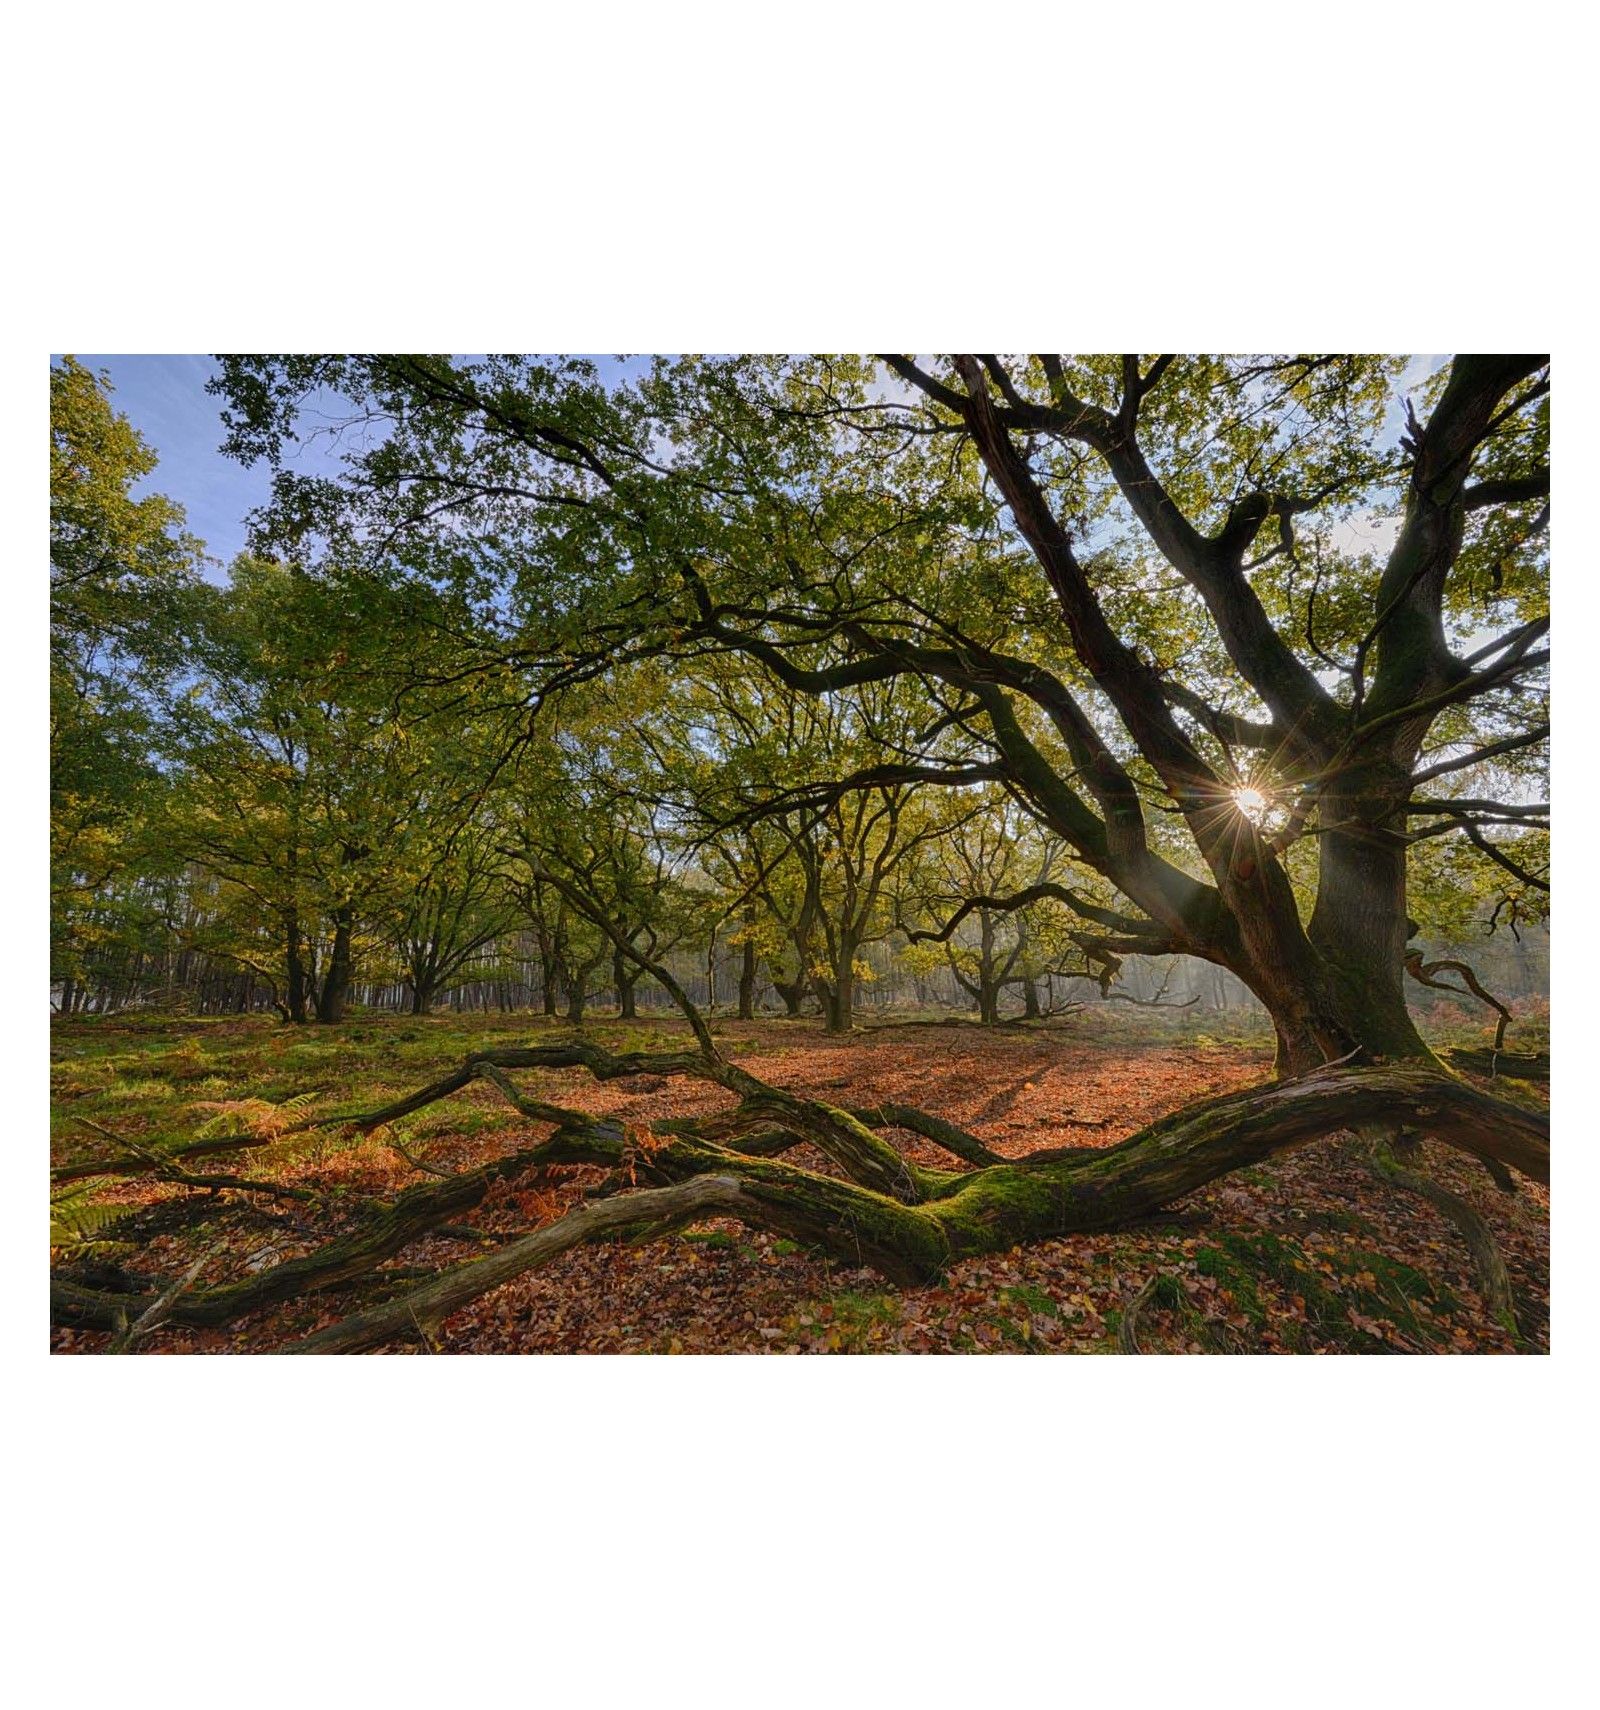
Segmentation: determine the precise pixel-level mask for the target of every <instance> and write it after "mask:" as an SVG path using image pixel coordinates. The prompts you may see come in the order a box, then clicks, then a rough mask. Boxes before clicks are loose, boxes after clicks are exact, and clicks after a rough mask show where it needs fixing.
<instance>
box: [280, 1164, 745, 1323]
mask: <svg viewBox="0 0 1600 1710" xmlns="http://www.w3.org/2000/svg"><path fill="white" fill-rule="evenodd" d="M739 1204H740V1187H739V1184H738V1182H736V1181H734V1180H732V1179H731V1178H730V1177H727V1176H696V1177H694V1179H693V1180H691V1181H687V1182H684V1183H682V1184H681V1185H679V1186H677V1187H669V1188H649V1189H646V1190H645V1191H644V1192H642V1193H632V1194H624V1195H619V1196H618V1197H617V1198H615V1199H602V1200H591V1201H590V1202H589V1203H588V1204H586V1205H582V1206H579V1207H578V1208H577V1210H575V1211H570V1212H568V1213H567V1215H566V1216H565V1217H561V1218H558V1219H557V1220H556V1221H555V1222H554V1223H550V1224H546V1225H545V1227H544V1228H543V1229H536V1230H535V1231H534V1232H533V1233H532V1234H531V1235H524V1236H522V1237H521V1239H520V1240H516V1241H511V1242H508V1243H507V1244H506V1245H505V1246H504V1247H502V1248H501V1249H500V1250H499V1251H498V1252H496V1253H491V1254H489V1255H488V1256H487V1257H486V1258H482V1259H470V1260H468V1261H467V1262H466V1263H465V1264H461V1265H456V1266H453V1267H452V1268H451V1269H450V1270H447V1271H442V1272H440V1273H439V1275H438V1276H436V1277H433V1278H432V1279H430V1280H429V1281H428V1282H425V1283H423V1284H422V1285H421V1286H420V1287H418V1288H414V1289H408V1290H406V1292H405V1293H404V1294H401V1295H398V1296H397V1297H396V1298H395V1299H393V1300H387V1301H385V1302H384V1303H383V1304H382V1305H381V1306H374V1307H371V1308H369V1309H368V1310H367V1311H365V1312H358V1313H356V1314H354V1316H352V1317H350V1318H346V1319H344V1320H343V1321H342V1322H341V1323H338V1324H334V1325H331V1326H330V1327H329V1328H328V1329H326V1330H320V1331H318V1332H317V1334H316V1335H314V1336H308V1337H306V1338H305V1340H304V1341H301V1342H296V1343H294V1344H293V1345H291V1346H290V1347H289V1348H287V1349H285V1350H284V1351H285V1352H286V1353H290V1354H358V1353H362V1352H364V1351H365V1350H366V1349H368V1348H379V1347H382V1346H383V1344H384V1343H385V1342H391V1341H393V1340H394V1339H395V1338H396V1337H399V1336H405V1335H415V1334H418V1333H421V1334H423V1335H427V1334H428V1333H430V1332H432V1331H433V1330H436V1329H437V1328H438V1326H439V1324H440V1322H441V1321H442V1320H443V1319H445V1318H447V1317H448V1316H449V1315H450V1314H451V1313H452V1312H455V1311H457V1310H458V1309H459V1308H461V1307H463V1306H465V1305H467V1304H468V1303H469V1302H470V1301H473V1300H476V1299H477V1298H478V1296H479V1295H481V1294H485V1293H487V1292H488V1291H489V1290H490V1289H492V1288H498V1287H499V1286H500V1284H501V1283H505V1282H510V1281H511V1279H512V1278H513V1277H516V1276H520V1275H521V1274H522V1272H524V1271H527V1270H531V1269H532V1268H533V1266H535V1265H538V1264H542V1263H544V1262H546V1261H547V1260H549V1259H553V1258H555V1257H556V1255H557V1254H559V1253H564V1252H566V1251H567V1249H568V1248H569V1247H576V1246H577V1245H578V1244H579V1243H580V1242H583V1241H593V1240H597V1239H599V1238H601V1237H603V1236H606V1235H615V1234H618V1233H620V1232H622V1231H624V1230H626V1231H628V1232H630V1233H632V1234H634V1235H635V1236H646V1235H659V1234H664V1233H665V1232H666V1231H667V1230H669V1229H675V1228H679V1227H681V1226H682V1225H683V1224H685V1223H693V1222H695V1221H696V1220H697V1219H699V1218H703V1217H716V1216H721V1215H728V1216H737V1215H738V1214H739Z"/></svg>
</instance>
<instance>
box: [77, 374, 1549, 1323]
mask: <svg viewBox="0 0 1600 1710" xmlns="http://www.w3.org/2000/svg"><path fill="white" fill-rule="evenodd" d="M149 360H152V361H153V360H158V359H149ZM1549 402H1550V360H1549V358H1548V357H1546V356H1537V355H1533V356H1493V355H1490V356H1485V355H1458V356H1455V357H1450V358H1437V359H1432V360H1430V361H1417V360H1408V359H1407V358H1405V357H1400V356H1380V355H1359V356H1352V355H1295V354H1279V355H1227V356H1194V355H1133V356H1130V355H1117V356H1083V355H1078V356H1069V355H982V356H967V355H952V356H908V355H892V354H891V355H883V356H873V357H865V356H861V357H856V356H786V357H769V356H749V355H740V356H693V357H688V356H685V357H654V358H628V359H622V358H579V357H561V356H547V357H534V356H520V355H513V356H490V357H462V356H391V355H365V356H304V355H251V356H235V355H230V356H221V357H218V358H216V359H215V362H214V364H213V368H212V378H211V380H210V381H209V384H208V386H207V388H206V391H205V393H204V394H203V395H202V394H199V393H198V392H197V395H196V396H195V397H194V399H193V409H194V411H195V412H196V413H197V414H199V415H202V416H204V417H205V418H206V420H207V421H208V422H209V424H211V427H212V428H213V429H214V434H213V438H214V441H215V443H216V445H217V447H218V449H219V452H220V455H221V457H222V458H224V459H226V460H228V461H229V462H230V463H232V464H234V465H236V466H238V467H240V468H243V469H248V470H252V471H256V472H258V473H261V474H263V475H264V476H265V477H266V479H267V485H266V487H265V491H266V492H267V493H268V497H267V498H266V500H265V502H263V503H262V504H261V505H260V506H259V507H257V508H256V509H255V510H254V511H253V512H252V513H251V514H250V516H249V517H248V518H247V519H241V521H247V523H248V541H249V545H248V550H247V551H244V552H241V553H239V554H238V555H237V556H235V557H233V558H232V559H231V560H230V561H228V562H226V563H224V562H221V561H220V560H219V559H218V558H216V557H215V556H213V554H212V552H211V550H210V549H209V547H208V544H207V542H205V541H204V540H202V539H200V538H197V536H196V535H195V534H194V533H193V532H191V529H190V524H189V521H188V514H187V513H189V512H192V511H193V509H194V508H195V505H196V503H197V501H198V499H199V497H200V495H199V494H198V493H193V492H184V491H169V490H168V486H167V482H166V480H165V477H164V473H163V470H162V468H161V467H160V465H159V464H158V460H157V455H156V452H155V450H154V449H153V446H152V444H151V442H150V441H149V439H148V438H147V436H146V435H145V433H144V432H142V431H141V426H140V424H139V422H138V421H137V420H135V419H134V418H133V416H131V415H130V414H126V413H123V411H122V410H121V408H120V407H119V400H118V398H117V396H116V394H115V393H114V391H113V388H112V386H111V384H110V382H109V380H108V378H107V377H106V376H105V375H103V374H101V373H99V372H97V371H96V370H95V369H93V368H92V367H90V366H88V365H86V364H84V363H82V362H79V361H77V360H76V359H74V358H72V357H70V356H69V357H63V358H61V359H59V360H57V361H55V362H54V363H53V364H52V366H51V370H50V554H51V563H50V586H51V601H50V816H51V823H50V849H51V853H50V885H51V895H50V958H51V965H50V975H49V979H50V991H49V1000H50V1008H51V1186H50V1194H51V1203H50V1224H51V1235H50V1246H51V1254H50V1269H51V1287H50V1300H51V1347H52V1349H53V1350H55V1351H57V1352H60V1353H135V1352H139V1353H145V1352H150V1353H156V1352H161V1353H183V1352H218V1353H225V1352H241V1353H254V1352H273V1353H345V1352H365V1351H385V1352H392V1353H402V1352H405V1353H426V1352H446V1353H484V1352H496V1353H508V1352H510V1353H532V1352H621V1351H636V1352H672V1353H679V1352H691V1353H713V1352H715V1353H725V1352H775V1353H776V1352H782V1353H791V1352H792V1353H800V1352H863V1353H872V1352H884V1353H887V1352H1015V1353H1041V1352H1043V1353H1048V1352H1083V1353H1090V1352H1093V1353H1102V1352H1104V1353H1123V1354H1155V1353H1227V1354H1244V1353H1394V1352H1411V1353H1424V1352H1505V1353H1510V1352H1544V1351H1547V1350H1548V1346H1549V1311H1550V1306H1549V1246H1548V1213H1549V1192H1548V1183H1549V1122H1548V1088H1549V1075H1550V1065H1549V1037H1548V1026H1549V1005H1548V1001H1547V1000H1548V977H1549V947H1548V946H1549V937H1548V932H1549V924H1548V900H1549V873H1550V843H1549V813H1550V803H1549V789H1548V782H1547V772H1548V761H1549V742H1550V722H1549V662H1550V651H1549V628H1550V616H1549V571H1550V565H1549V520H1550V510H1549Z"/></svg>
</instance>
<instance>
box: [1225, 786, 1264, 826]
mask: <svg viewBox="0 0 1600 1710" xmlns="http://www.w3.org/2000/svg"><path fill="white" fill-rule="evenodd" d="M1233 805H1234V806H1235V807H1236V808H1238V810H1239V812H1240V813H1242V814H1243V815H1244V817H1245V818H1246V819H1248V820H1251V821H1252V822H1255V823H1259V822H1260V820H1261V816H1262V815H1263V814H1264V813H1265V812H1266V811H1267V798H1266V795H1265V794H1264V793H1263V792H1262V791H1261V790H1258V789H1257V788H1256V787H1255V785H1254V784H1240V785H1239V787H1238V788H1237V789H1236V790H1235V791H1234V792H1233Z"/></svg>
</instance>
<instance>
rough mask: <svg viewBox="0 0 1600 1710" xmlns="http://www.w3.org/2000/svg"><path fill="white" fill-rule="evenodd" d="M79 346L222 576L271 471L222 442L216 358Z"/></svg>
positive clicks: (294, 462)
mask: <svg viewBox="0 0 1600 1710" xmlns="http://www.w3.org/2000/svg"><path fill="white" fill-rule="evenodd" d="M73 354H74V355H76V356H77V358H78V361H79V362H81V363H82V364H83V365H84V367H85V368H91V369H94V370H95V371H96V372H101V371H103V372H105V373H106V374H109V375H110V377H111V384H112V387H113V391H112V394H111V403H112V407H113V408H114V409H116V410H118V411H120V412H121V413H122V414H123V415H125V416H126V417H127V418H128V420H129V421H131V422H132V423H133V425H134V426H135V427H136V428H137V429H138V430H139V432H140V433H141V434H143V435H144V437H145V440H146V441H147V442H148V444H149V445H150V448H151V449H152V450H153V451H154V452H155V453H156V455H157V457H159V458H160V460H161V461H160V463H159V464H158V465H157V467H156V469H155V471H154V473H153V474H152V475H150V476H148V477H147V478H146V479H145V480H144V481H143V482H142V483H141V484H140V486H141V489H142V490H146V491H149V492H155V493H164V494H165V495H166V496H167V497H168V498H169V499H172V500H174V501H176V503H178V504H180V505H182V506H183V508H184V510H185V512H186V513H187V516H188V521H189V529H190V532H191V533H193V534H196V535H198V536H199V537H200V539H201V540H203V541H204V542H205V543H206V549H207V551H208V552H210V554H211V556H212V557H213V558H215V559H217V560H218V561H219V562H218V566H217V567H216V568H215V569H213V570H212V572H211V575H212V576H213V578H214V579H215V580H217V581H219V582H220V581H222V580H223V569H224V567H225V566H226V565H228V564H229V563H231V562H232V560H233V559H234V558H235V557H237V556H238V554H239V553H241V552H242V551H244V547H245V518H246V516H247V515H248V514H249V512H250V511H251V510H253V509H254V508H255V507H256V506H257V505H261V504H264V503H265V502H266V500H267V498H268V496H269V495H270V492H271V487H272V475H271V471H270V470H269V469H268V468H267V467H266V465H265V464H258V465H257V466H256V467H255V468H253V469H246V468H245V467H244V465H243V464H241V463H238V462H235V461H234V459H233V458H231V457H224V456H223V455H222V453H221V451H220V450H219V449H218V447H219V446H220V445H221V444H222V438H223V426H222V400H221V399H220V398H213V397H211V396H209V395H208V394H207V392H206V389H205V388H206V382H207V381H208V380H210V379H211V378H212V377H213V376H214V375H215V374H216V373H217V364H216V362H215V361H213V360H212V358H211V357H209V356H93V355H84V354H79V353H77V352H74V353H73ZM595 360H596V361H597V362H598V363H599V365H600V369H601V372H602V373H603V374H604V373H607V372H612V371H614V372H617V373H620V372H622V369H623V364H622V362H621V361H619V359H617V358H615V357H607V356H602V357H597V358H596V359H595ZM630 366H631V365H630ZM285 463H286V465H287V466H289V467H291V468H297V469H299V470H301V471H302V472H312V473H319V472H322V471H325V470H332V469H334V468H336V467H337V453H336V451H335V450H334V448H333V447H332V446H331V445H330V444H329V443H328V442H327V441H326V440H325V439H321V438H318V439H312V440H310V441H309V442H302V443H301V444H300V445H298V446H291V447H290V448H289V450H288V451H287V452H286V454H285Z"/></svg>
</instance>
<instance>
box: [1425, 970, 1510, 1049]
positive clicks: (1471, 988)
mask: <svg viewBox="0 0 1600 1710" xmlns="http://www.w3.org/2000/svg"><path fill="white" fill-rule="evenodd" d="M1406 972H1407V973H1408V974H1409V975H1410V976H1411V977H1412V979H1414V980H1416V981H1417V982H1418V984H1420V985H1424V986H1432V987H1434V988H1435V989H1436V990H1438V991H1442V992H1455V993H1457V994H1458V995H1461V996H1465V995H1466V993H1467V992H1470V993H1471V994H1472V996H1473V997H1475V998H1477V999H1478V1000H1479V1002H1480V1003H1486V1004H1488V1006H1489V1007H1490V1009H1492V1010H1495V1011H1497V1012H1498V1014H1499V1016H1500V1021H1499V1024H1498V1025H1497V1026H1496V1028H1495V1030H1494V1049H1495V1050H1496V1051H1499V1050H1500V1049H1501V1048H1502V1047H1503V1046H1504V1045H1505V1042H1506V1028H1507V1027H1508V1026H1510V1024H1511V1011H1510V1010H1509V1009H1507V1008H1506V1006H1505V1005H1504V1004H1503V1003H1501V1001H1500V1000H1499V998H1497V997H1495V996H1494V995H1493V994H1492V993H1490V992H1486V991H1485V990H1484V989H1483V987H1482V986H1481V985H1479V983H1478V976H1477V975H1476V974H1475V973H1473V971H1472V969H1471V968H1470V967H1468V965H1467V964H1466V963H1465V962H1457V961H1452V960H1450V959H1449V958H1448V957H1446V958H1443V959H1441V960H1440V961H1437V962H1425V961H1424V960H1423V958H1422V952H1421V951H1420V950H1413V951H1410V952H1409V953H1408V954H1407V956H1406ZM1446 973H1448V974H1459V975H1460V976H1461V978H1462V979H1463V980H1464V981H1465V982H1466V990H1465V992H1464V991H1463V990H1462V987H1460V986H1453V985H1451V984H1450V982H1449V981H1448V980H1441V979H1439V978H1438V976H1439V975H1440V974H1446Z"/></svg>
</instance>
